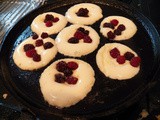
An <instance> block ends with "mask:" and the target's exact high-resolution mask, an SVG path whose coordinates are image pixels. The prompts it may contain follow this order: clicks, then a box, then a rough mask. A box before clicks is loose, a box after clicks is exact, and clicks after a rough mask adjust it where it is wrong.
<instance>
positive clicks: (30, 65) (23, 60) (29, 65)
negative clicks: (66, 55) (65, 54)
mask: <svg viewBox="0 0 160 120" xmlns="http://www.w3.org/2000/svg"><path fill="white" fill-rule="evenodd" d="M35 41H36V40H33V39H32V37H29V38H27V39H26V40H24V41H23V42H22V43H21V44H20V45H18V46H17V47H16V49H15V51H14V53H13V60H14V62H15V64H16V65H17V66H18V67H19V68H21V69H22V70H36V69H39V68H41V67H44V66H45V65H47V64H48V63H49V62H50V61H51V60H52V59H53V58H54V57H55V56H56V54H57V47H56V45H55V42H54V40H53V39H52V38H49V37H48V38H45V39H44V40H43V42H44V43H46V42H51V43H52V44H53V45H54V46H53V47H52V48H50V49H46V50H45V49H44V48H43V45H42V46H40V47H36V48H35V50H36V51H37V53H38V54H39V55H41V61H39V62H35V61H33V60H32V58H29V57H27V56H26V53H25V52H24V49H23V47H24V45H25V44H33V45H34V46H35Z"/></svg>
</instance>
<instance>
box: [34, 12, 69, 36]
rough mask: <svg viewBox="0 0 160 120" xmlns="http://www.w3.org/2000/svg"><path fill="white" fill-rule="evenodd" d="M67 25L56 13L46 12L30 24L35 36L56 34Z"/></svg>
mask: <svg viewBox="0 0 160 120" xmlns="http://www.w3.org/2000/svg"><path fill="white" fill-rule="evenodd" d="M66 25H67V19H66V18H65V17H64V16H63V15H61V14H58V13H55V12H47V13H43V14H40V15H38V16H37V17H36V18H35V19H34V20H33V22H32V23H31V30H32V31H33V32H35V33H37V34H41V33H42V32H46V33H48V34H49V35H51V34H56V33H58V32H59V31H60V30H62V29H63V28H64V27H65V26H66Z"/></svg>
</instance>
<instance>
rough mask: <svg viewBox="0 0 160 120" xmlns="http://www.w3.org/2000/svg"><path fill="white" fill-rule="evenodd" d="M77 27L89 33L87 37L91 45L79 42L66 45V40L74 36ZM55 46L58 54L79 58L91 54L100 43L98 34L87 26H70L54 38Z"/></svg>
mask: <svg viewBox="0 0 160 120" xmlns="http://www.w3.org/2000/svg"><path fill="white" fill-rule="evenodd" d="M79 27H83V28H85V29H86V30H88V31H89V36H90V37H91V39H92V43H84V42H82V41H83V40H80V41H81V42H79V43H78V44H71V43H68V39H69V38H71V37H73V36H74V33H75V32H76V30H77V29H78V28H79ZM55 40H56V45H57V48H58V52H60V53H61V54H64V55H66V56H72V57H81V56H84V55H87V54H89V53H91V52H93V51H94V50H95V49H96V48H97V47H98V44H99V42H100V37H99V35H98V33H97V32H96V31H95V30H94V29H93V28H91V27H89V26H83V25H71V26H69V27H66V28H64V29H63V30H62V31H61V32H60V33H59V34H58V35H57V37H56V39H55Z"/></svg>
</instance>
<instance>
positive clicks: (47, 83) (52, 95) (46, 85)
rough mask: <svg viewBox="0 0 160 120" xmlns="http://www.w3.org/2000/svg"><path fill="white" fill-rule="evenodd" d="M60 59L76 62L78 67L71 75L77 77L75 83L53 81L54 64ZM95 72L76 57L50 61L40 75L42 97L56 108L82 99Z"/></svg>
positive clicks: (93, 79)
mask: <svg viewBox="0 0 160 120" xmlns="http://www.w3.org/2000/svg"><path fill="white" fill-rule="evenodd" d="M60 61H66V62H70V61H74V62H76V63H78V68H77V69H76V70H75V71H74V72H73V76H75V77H77V78H78V81H77V83H76V84H74V85H71V84H68V83H57V82H55V77H54V76H55V74H56V73H59V72H58V71H57V70H56V64H57V63H58V62H60ZM94 76H95V73H94V71H93V69H92V67H91V66H90V65H89V64H88V63H86V62H84V61H82V60H78V59H69V58H68V59H60V60H58V61H55V62H54V63H52V64H51V65H50V66H49V67H48V68H46V69H45V70H44V72H43V73H42V74H41V77H40V81H39V82H40V88H41V92H42V94H43V97H44V99H45V100H46V101H47V102H48V103H49V104H50V105H53V106H55V107H58V108H64V107H70V106H72V105H75V104H76V103H78V102H79V101H80V100H82V99H84V98H85V97H86V95H87V94H88V93H89V92H90V91H91V89H92V86H93V85H94V82H95V78H94Z"/></svg>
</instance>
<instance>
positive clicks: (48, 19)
mask: <svg viewBox="0 0 160 120" xmlns="http://www.w3.org/2000/svg"><path fill="white" fill-rule="evenodd" d="M58 21H59V18H58V17H54V16H53V15H51V14H47V15H46V16H45V19H44V23H45V25H46V27H51V26H53V23H55V22H58Z"/></svg>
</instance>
